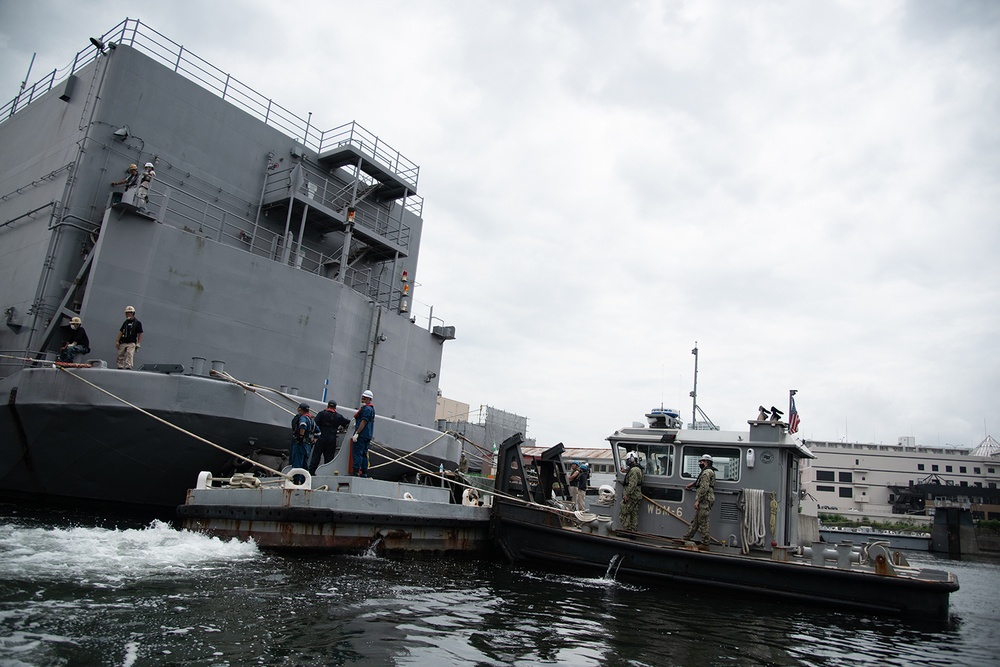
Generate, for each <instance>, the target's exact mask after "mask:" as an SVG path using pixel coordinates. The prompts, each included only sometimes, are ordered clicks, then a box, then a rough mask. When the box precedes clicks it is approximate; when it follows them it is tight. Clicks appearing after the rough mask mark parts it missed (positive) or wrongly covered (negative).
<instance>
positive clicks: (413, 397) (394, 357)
mask: <svg viewBox="0 0 1000 667" xmlns="http://www.w3.org/2000/svg"><path fill="white" fill-rule="evenodd" d="M0 147H2V150H0V313H2V320H0V322H2V323H3V326H2V327H0V354H3V357H2V358H0V362H2V363H0V378H4V377H6V378H7V379H6V380H5V381H4V382H3V385H2V389H3V397H4V402H5V403H8V404H9V406H10V409H9V410H8V411H7V413H6V414H4V415H2V416H0V436H3V437H4V439H5V442H4V443H3V446H4V447H7V448H8V451H6V452H4V453H3V456H2V457H0V487H6V486H8V485H9V481H10V480H11V479H12V478H18V479H20V478H21V477H22V474H21V473H18V472H16V470H18V466H22V465H23V464H24V458H25V452H27V453H28V454H30V453H31V451H30V450H31V448H32V447H37V446H39V445H38V442H39V441H38V439H39V438H41V439H45V438H47V437H48V436H45V435H44V434H34V432H33V431H32V428H33V427H32V421H33V420H38V419H51V418H53V417H55V416H58V415H60V404H61V403H62V402H63V400H64V399H65V396H63V397H60V396H49V397H48V398H46V399H44V400H43V399H41V398H39V396H41V394H39V395H38V396H36V399H37V400H38V401H41V402H42V403H44V404H45V407H44V408H38V411H37V412H32V411H31V410H32V408H31V407H30V406H29V405H27V404H26V403H25V402H24V401H25V399H26V397H25V395H24V393H23V392H22V393H21V395H20V396H18V395H17V393H18V391H17V390H18V387H19V386H22V385H24V382H22V380H21V379H19V378H22V379H23V378H24V377H26V374H27V373H33V372H36V371H33V370H28V369H31V368H32V367H33V366H34V365H35V364H33V363H31V362H28V361H26V360H28V359H32V360H37V359H54V358H55V352H56V351H58V349H59V347H60V343H61V340H62V335H63V332H64V329H63V327H64V326H65V325H66V324H67V323H68V322H69V320H70V318H71V317H80V318H81V319H82V321H83V325H84V327H85V328H86V330H87V332H88V333H89V336H90V341H91V352H90V353H89V354H87V355H86V359H100V360H105V361H107V362H108V364H109V366H111V368H112V369H113V368H114V365H115V363H114V359H115V354H116V351H115V346H114V343H115V340H116V336H117V332H118V329H119V327H120V325H121V323H122V320H123V314H122V313H123V309H124V308H125V307H126V306H133V307H134V308H135V309H136V317H137V319H139V320H140V321H141V322H142V324H143V327H144V330H145V334H144V338H143V341H142V346H141V350H139V351H138V352H137V354H136V362H135V365H136V369H137V370H136V371H131V372H132V373H133V374H134V375H135V376H136V377H139V376H141V375H142V373H141V372H140V371H139V370H138V369H145V373H146V375H148V376H150V377H151V376H152V375H153V374H157V375H163V374H164V373H166V374H170V375H184V376H188V377H195V378H197V377H200V376H207V375H208V370H207V369H208V368H209V367H211V368H214V369H217V370H223V369H224V370H225V371H226V372H227V373H229V374H231V375H232V376H234V377H235V378H238V379H240V380H244V381H247V382H253V383H256V384H258V385H263V386H267V387H273V388H280V389H282V390H284V393H287V394H291V395H295V394H298V395H302V396H308V397H311V398H315V399H320V400H326V399H327V398H333V399H336V400H339V401H341V403H342V405H344V406H345V407H348V410H347V411H349V412H353V410H350V406H356V405H357V399H358V396H360V393H361V391H362V390H364V389H368V388H370V389H372V390H373V391H374V392H375V394H376V406H377V408H378V410H379V414H380V415H384V416H386V417H391V418H395V419H397V420H398V421H400V422H403V423H407V424H413V425H421V426H425V427H431V428H432V427H433V426H434V410H435V403H436V398H437V389H438V384H437V381H436V378H437V377H438V375H439V372H440V365H441V355H442V349H443V343H444V341H446V340H449V339H452V338H454V328H453V327H448V326H433V323H434V321H440V319H439V318H431V317H430V316H429V315H428V316H426V317H425V316H423V315H421V321H419V322H418V321H417V318H416V317H415V316H414V314H413V301H412V299H413V292H412V290H413V289H414V286H415V285H416V277H417V258H418V249H419V243H420V236H421V231H422V227H423V220H422V217H421V216H422V207H423V200H422V198H421V197H420V195H419V194H418V193H417V186H418V177H419V167H418V166H417V165H416V164H415V163H414V162H412V161H411V160H410V159H408V158H407V157H406V156H404V155H403V154H402V153H400V152H399V151H398V150H396V149H395V148H393V147H392V146H391V145H389V144H388V143H386V142H385V141H384V140H382V139H381V138H380V137H379V136H378V135H376V134H374V133H372V132H370V131H368V130H367V129H365V128H364V127H362V126H361V125H359V124H358V123H356V122H348V123H345V124H341V125H338V126H336V127H333V128H332V129H328V130H321V129H319V128H318V127H316V126H314V123H313V121H312V116H311V114H310V115H309V116H308V117H305V118H303V117H301V116H299V115H296V114H294V113H292V112H291V111H289V110H288V109H286V108H285V107H282V106H280V105H278V104H277V103H275V102H274V101H273V100H271V99H270V98H268V97H266V96H264V95H261V94H259V93H257V92H256V91H254V90H252V89H251V88H249V87H248V86H246V85H245V84H242V83H241V82H240V81H239V80H238V79H236V78H235V77H233V76H231V75H230V74H228V73H226V72H224V71H222V70H221V69H218V68H216V67H215V66H213V65H211V64H210V63H207V62H206V61H204V60H202V59H201V58H199V57H198V56H196V55H194V54H193V53H191V52H190V51H188V50H187V49H185V48H184V47H183V46H181V45H179V44H177V43H176V42H173V41H172V40H170V39H168V38H166V37H165V36H163V35H161V34H160V33H158V32H156V31H155V30H153V29H151V28H150V27H149V26H147V25H145V24H143V23H141V22H140V21H138V20H135V19H127V20H125V21H123V22H122V23H120V24H119V25H118V26H116V27H115V28H113V29H112V30H110V31H108V32H107V33H105V34H104V35H102V36H101V37H100V38H92V39H91V44H90V45H87V46H86V47H85V48H84V49H82V50H81V51H79V52H78V53H77V55H76V56H75V58H73V60H72V63H71V65H70V66H69V67H68V68H66V69H65V70H63V71H57V72H53V73H52V74H51V75H48V76H46V77H43V78H42V79H41V80H40V81H38V82H36V83H34V84H33V85H30V86H27V87H26V88H25V89H24V90H22V91H21V92H20V93H19V94H18V95H17V97H15V98H14V99H13V100H11V101H10V102H9V103H7V104H6V105H4V106H3V107H0ZM147 162H148V163H151V164H152V165H153V167H154V169H155V174H156V175H155V178H154V180H153V181H152V184H151V187H150V191H149V197H148V203H147V202H140V201H138V200H135V199H134V198H131V197H129V196H128V193H125V196H124V198H123V193H122V188H120V187H117V188H116V187H112V186H111V183H112V182H114V181H118V180H119V179H122V178H123V174H124V173H125V170H126V168H127V167H128V166H129V165H130V164H136V165H138V166H139V167H140V168H141V167H142V166H143V165H144V164H145V163H147ZM108 372H110V371H108ZM115 372H117V371H115ZM122 372H125V371H122ZM42 384H44V383H42ZM115 384H116V386H117V387H118V388H119V389H120V390H122V391H131V392H133V395H132V396H131V398H133V399H141V398H142V396H143V394H144V392H146V389H147V387H148V386H150V385H149V383H148V382H147V383H141V382H139V381H138V380H136V379H132V380H128V381H127V382H125V383H124V384H123V382H122V381H120V380H116V381H115ZM34 386H36V387H38V386H39V385H38V382H37V379H36V381H35V382H34ZM49 390H52V391H54V388H53V387H50V388H49ZM49 390H46V391H49ZM39 391H42V389H39ZM185 391H187V390H185ZM12 392H13V393H12ZM154 393H159V394H160V395H159V396H158V398H157V400H160V401H164V400H166V399H164V397H163V396H162V389H158V390H156V391H153V392H151V394H154ZM168 395H169V391H168ZM33 400H35V399H33ZM73 400H78V401H82V404H81V405H79V406H72V407H71V409H73V410H76V409H79V410H84V409H85V408H86V402H87V398H86V397H85V396H76V395H74V397H73ZM102 400H103V399H102ZM185 401H187V402H190V401H191V398H190V396H188V397H185ZM182 402H183V401H182ZM170 403H171V401H169V400H166V403H162V404H158V405H156V406H150V407H155V408H156V409H158V410H161V411H167V412H171V411H176V410H177V409H178V408H177V406H176V405H171V404H170ZM217 407H218V406H213V405H212V404H211V401H208V402H207V404H206V406H205V409H216V408H217ZM219 409H221V408H219ZM227 409H234V408H232V406H230V407H229V408H227ZM269 409H270V408H268V407H267V406H266V405H265V406H263V408H262V410H261V411H262V413H264V414H265V415H266V413H267V411H268V410H269ZM25 410H26V411H27V412H23V411H25ZM239 410H240V411H241V412H242V413H241V414H238V415H236V414H224V415H222V416H221V417H224V418H225V419H234V420H237V421H239V422H241V423H243V422H246V421H247V420H249V421H251V422H253V421H255V420H257V419H258V418H259V416H258V414H257V411H256V406H245V407H240V408H239ZM154 411H155V410H154ZM243 413H246V414H243ZM285 418H286V415H284V414H282V413H280V412H278V413H276V414H274V415H266V416H265V417H260V419H262V420H263V421H264V422H267V423H273V424H274V425H281V426H282V427H284V422H285ZM205 419H210V416H206V417H205ZM92 426H93V428H98V427H99V426H98V425H96V424H95V425H92ZM101 428H103V427H101ZM217 430H218V431H221V432H223V433H225V432H226V431H225V429H217ZM59 431H60V432H61V433H67V432H68V433H71V432H72V429H70V428H61V429H59ZM236 431H238V432H239V435H238V438H239V439H240V440H245V439H246V438H252V439H253V438H256V437H257V436H253V435H252V434H251V435H248V434H247V433H245V432H244V431H243V430H241V429H234V432H236ZM92 437H93V438H95V439H100V440H101V441H102V442H103V441H104V440H105V439H106V438H107V437H108V436H107V434H103V433H102V434H94V435H93V436H92ZM234 437H235V436H234ZM259 437H260V438H266V439H268V440H269V441H270V440H274V439H275V435H274V433H270V434H269V435H266V436H265V435H264V434H261V435H260V436H259ZM8 441H9V443H10V444H8ZM258 444H259V442H258ZM272 444H274V445H283V444H284V443H283V442H281V443H272ZM49 455H52V452H51V451H50V452H49ZM201 469H211V467H210V466H206V462H201V463H199V464H197V465H196V466H195V467H194V468H193V470H194V474H197V472H198V471H199V470H201ZM12 470H14V471H15V472H11V471H12ZM22 472H23V471H22ZM22 481H23V480H22ZM22 481H18V482H17V483H16V484H14V486H18V487H19V488H20V487H23V486H25V484H23V483H22ZM193 482H194V477H192V478H191V480H190V481H189V486H190V484H193ZM29 486H30V485H29ZM29 495H30V494H29Z"/></svg>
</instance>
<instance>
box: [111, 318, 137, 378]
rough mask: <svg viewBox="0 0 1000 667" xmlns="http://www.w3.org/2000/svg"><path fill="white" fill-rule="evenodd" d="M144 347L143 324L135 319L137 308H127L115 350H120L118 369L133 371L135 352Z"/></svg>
mask: <svg viewBox="0 0 1000 667" xmlns="http://www.w3.org/2000/svg"><path fill="white" fill-rule="evenodd" d="M141 345H142V322H140V321H139V320H137V319H135V308H133V307H132V306H127V307H126V308H125V321H124V322H123V323H122V328H121V329H119V330H118V338H117V339H116V340H115V349H116V350H118V368H124V369H126V370H131V369H132V363H133V362H134V361H135V351H136V350H138V349H139V347H140V346H141Z"/></svg>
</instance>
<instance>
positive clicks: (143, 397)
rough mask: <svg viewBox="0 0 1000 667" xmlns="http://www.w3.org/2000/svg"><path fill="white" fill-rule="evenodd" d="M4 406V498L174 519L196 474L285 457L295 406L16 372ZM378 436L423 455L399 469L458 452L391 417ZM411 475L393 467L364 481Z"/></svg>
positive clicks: (99, 374)
mask: <svg viewBox="0 0 1000 667" xmlns="http://www.w3.org/2000/svg"><path fill="white" fill-rule="evenodd" d="M265 393H268V394H269V396H267V397H266V398H267V400H265V396H264V394H265ZM0 396H2V397H3V398H4V399H6V400H5V403H6V405H5V406H4V407H3V408H2V409H0V497H3V498H6V499H8V500H28V501H39V502H73V503H74V504H79V503H90V504H101V505H113V506H118V507H122V508H125V507H126V506H127V507H131V508H135V509H140V508H163V509H171V510H172V509H173V508H175V507H177V506H178V505H180V504H182V503H183V502H184V500H185V494H186V491H187V489H189V488H191V487H192V486H193V485H194V483H195V481H196V479H197V476H198V473H199V472H200V471H202V470H209V471H212V472H213V473H214V474H217V475H227V474H231V473H232V472H233V471H234V470H236V469H237V468H238V467H239V468H247V467H248V466H250V465H251V464H248V463H246V462H244V461H241V460H239V459H238V458H237V457H235V456H234V454H238V455H240V456H245V457H250V456H252V455H253V454H254V452H255V451H258V450H260V449H270V450H287V449H288V444H289V437H290V422H291V416H290V415H291V412H292V411H294V407H295V405H297V404H298V402H299V401H300V400H302V399H301V398H300V397H287V396H283V395H282V394H280V393H279V392H264V391H247V390H245V389H243V388H241V387H239V386H236V385H234V384H231V383H228V382H224V381H221V380H216V379H211V378H207V377H197V376H188V375H179V374H176V375H167V374H161V373H147V372H138V371H119V370H111V369H99V368H93V369H74V370H73V371H63V370H58V369H54V368H48V369H32V370H25V371H21V372H19V373H17V374H15V375H13V376H11V377H10V378H7V379H5V380H4V381H3V382H2V383H0ZM124 401H127V402H128V404H126V403H125V402H124ZM307 402H310V403H312V404H313V405H314V406H315V407H319V405H320V404H319V403H318V402H316V401H307ZM275 403H277V405H275ZM283 403H284V405H283ZM379 427H381V430H382V431H383V435H382V437H381V438H379V437H378V436H377V437H376V440H377V441H378V440H381V441H384V442H385V443H386V450H385V451H386V456H387V457H390V458H393V457H394V456H395V455H397V454H405V453H408V452H413V451H414V450H416V449H418V448H422V449H421V451H420V455H419V457H417V458H414V457H411V458H410V459H407V461H408V462H413V463H415V464H418V465H423V466H425V467H426V468H428V469H437V468H439V467H440V466H442V465H444V466H445V467H446V468H449V469H453V468H454V467H455V465H456V462H457V460H458V455H459V453H460V451H461V445H460V444H459V443H458V442H457V441H455V440H454V439H452V438H451V437H450V436H443V435H442V434H441V433H438V432H436V431H433V430H431V429H423V428H420V427H415V426H412V425H408V424H404V423H400V422H394V421H393V420H390V419H383V420H380V421H379ZM431 441H435V442H433V444H430V445H429V446H428V443H430V442H431ZM383 462H384V460H383ZM410 472H411V469H410V468H409V467H406V466H403V465H400V464H393V465H382V466H379V467H377V468H374V469H373V471H372V474H373V475H377V476H379V477H382V478H386V479H394V478H399V477H400V476H403V475H405V474H407V473H410Z"/></svg>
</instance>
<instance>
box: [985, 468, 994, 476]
mask: <svg viewBox="0 0 1000 667" xmlns="http://www.w3.org/2000/svg"><path fill="white" fill-rule="evenodd" d="M995 470H996V468H987V469H986V472H988V473H989V474H991V475H992V474H993V473H994V471H995Z"/></svg>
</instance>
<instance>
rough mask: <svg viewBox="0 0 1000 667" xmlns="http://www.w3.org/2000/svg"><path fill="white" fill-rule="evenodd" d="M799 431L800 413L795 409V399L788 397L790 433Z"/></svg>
mask: <svg viewBox="0 0 1000 667" xmlns="http://www.w3.org/2000/svg"><path fill="white" fill-rule="evenodd" d="M798 430H799V411H798V410H796V409H795V397H794V396H789V397H788V432H789V433H796V432H798Z"/></svg>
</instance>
